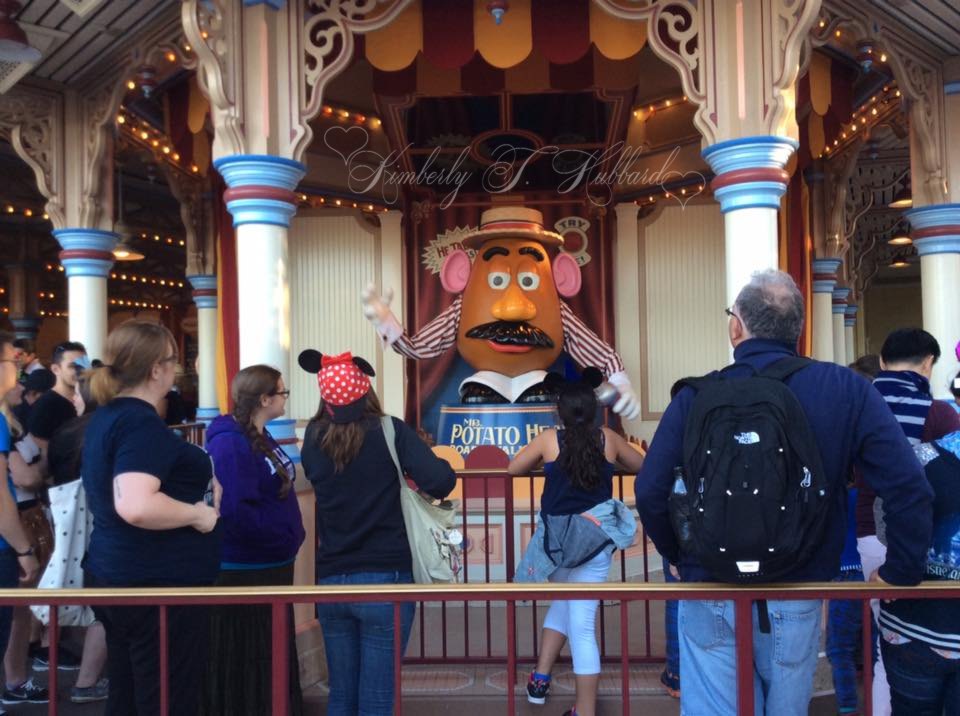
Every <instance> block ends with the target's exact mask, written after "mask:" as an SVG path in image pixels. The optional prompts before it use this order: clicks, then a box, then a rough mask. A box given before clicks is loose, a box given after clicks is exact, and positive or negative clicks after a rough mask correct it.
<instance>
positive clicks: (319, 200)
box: [299, 193, 390, 213]
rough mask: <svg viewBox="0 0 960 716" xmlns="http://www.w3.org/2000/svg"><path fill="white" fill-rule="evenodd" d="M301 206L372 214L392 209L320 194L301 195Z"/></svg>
mask: <svg viewBox="0 0 960 716" xmlns="http://www.w3.org/2000/svg"><path fill="white" fill-rule="evenodd" d="M299 199H300V205H301V206H304V207H306V208H309V209H322V208H331V209H350V208H353V209H360V210H361V211H367V212H372V213H377V212H385V211H389V210H390V207H387V206H382V205H377V204H371V203H370V202H367V201H354V200H353V199H344V198H342V197H337V196H322V195H320V194H305V193H301V194H300V195H299Z"/></svg>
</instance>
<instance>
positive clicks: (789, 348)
mask: <svg viewBox="0 0 960 716" xmlns="http://www.w3.org/2000/svg"><path fill="white" fill-rule="evenodd" d="M726 313H727V316H728V335H729V338H730V342H731V344H732V345H733V348H734V363H733V365H731V366H728V367H727V368H724V369H723V370H721V371H719V372H715V373H711V374H710V375H708V376H704V377H703V378H698V379H687V380H683V381H680V383H678V385H677V386H676V387H675V395H674V397H673V399H672V400H671V402H670V405H669V406H668V407H667V409H666V411H665V412H664V414H663V418H662V419H661V421H660V425H659V427H658V429H657V432H656V435H655V436H654V439H653V442H652V444H651V446H650V451H649V452H648V454H647V458H646V461H645V462H644V466H643V469H642V471H641V473H640V475H638V478H637V481H636V488H635V489H636V496H637V508H638V510H639V512H640V517H641V519H642V520H643V523H644V525H645V527H646V530H647V534H649V535H650V537H651V538H652V539H653V541H654V543H655V545H656V547H657V549H658V550H659V551H660V553H661V554H662V555H664V556H665V557H666V558H667V559H668V560H669V561H670V562H671V564H673V565H676V566H677V567H678V569H679V572H680V576H681V578H682V579H683V581H723V582H731V583H736V584H743V585H749V584H755V583H770V582H802V581H824V582H825V581H829V580H831V579H833V578H834V577H836V576H837V575H838V574H839V571H840V555H841V552H842V550H843V544H844V535H845V523H846V519H847V516H846V504H845V501H846V490H845V485H846V482H847V479H848V477H849V475H850V469H851V466H852V465H853V464H854V463H856V464H857V465H858V466H859V468H860V469H861V471H862V472H863V475H864V476H865V478H866V479H867V481H868V482H869V483H870V484H871V485H872V486H873V487H874V489H875V490H876V492H877V494H878V495H879V496H880V497H881V498H882V499H883V500H884V507H885V513H886V514H885V517H886V523H887V528H888V532H887V533H888V556H887V561H886V563H885V564H884V565H883V567H881V568H880V570H879V574H878V576H877V579H879V580H882V581H885V582H888V583H890V584H896V585H913V584H916V583H917V582H919V581H920V579H921V578H922V576H923V564H924V556H925V551H926V549H927V547H928V545H929V539H930V518H931V499H932V491H931V488H930V485H929V484H928V483H927V481H926V478H925V477H924V475H923V471H922V469H921V468H920V465H919V463H918V461H917V459H916V457H915V456H914V455H913V452H912V450H911V449H910V445H909V443H908V442H907V440H906V437H905V436H904V434H903V431H902V430H901V429H900V427H899V425H898V424H897V421H896V419H895V418H894V416H893V414H892V413H891V412H890V410H889V408H888V407H887V406H886V404H885V403H884V400H883V398H882V397H881V396H880V394H879V393H878V392H877V391H876V390H874V389H873V388H872V386H871V385H870V383H868V382H867V381H866V380H864V379H863V378H861V377H860V376H858V375H856V374H854V373H853V372H851V371H850V370H848V369H847V368H845V367H841V366H838V365H834V364H832V363H821V362H816V361H811V360H807V359H802V358H798V356H797V352H796V345H797V340H798V338H799V336H800V331H801V329H802V327H803V320H804V307H803V297H802V296H801V294H800V291H799V290H798V289H797V286H796V284H795V283H794V282H793V279H792V278H790V276H789V275H788V274H785V273H783V272H780V271H773V270H768V271H764V272H760V273H757V274H754V276H753V278H752V279H751V281H750V283H748V284H747V285H746V286H744V288H743V289H742V290H741V291H740V294H739V295H738V296H737V300H736V302H735V304H734V306H733V307H732V308H729V309H727V310H726ZM678 535H679V537H678ZM756 607H757V608H756V609H755V610H754V624H753V640H754V645H753V649H754V674H755V694H756V704H757V713H764V714H770V715H771V716H773V715H776V716H790V715H791V714H796V715H797V716H799V715H800V714H806V713H807V710H808V706H809V701H810V696H811V693H812V690H813V672H814V668H815V666H816V662H817V652H818V646H819V636H820V618H821V600H806V601H800V600H797V601H794V600H769V601H758V602H757V604H756ZM679 621H680V662H681V669H682V670H683V674H684V680H683V690H682V692H681V710H682V712H683V713H684V714H685V716H723V715H726V714H730V716H733V715H734V714H736V713H737V703H736V682H735V679H736V657H735V640H734V610H733V603H732V602H723V601H710V602H702V601H683V602H681V604H680V616H679Z"/></svg>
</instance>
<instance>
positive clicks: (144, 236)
mask: <svg viewBox="0 0 960 716" xmlns="http://www.w3.org/2000/svg"><path fill="white" fill-rule="evenodd" d="M140 238H141V239H150V238H151V235H150V234H148V233H147V232H146V231H141V232H140ZM152 238H153V240H154V241H155V242H157V243H159V242H161V241H162V242H165V243H166V244H167V245H168V246H174V245H177V246H186V245H187V242H186V241H184V240H183V239H175V238H174V237H172V236H165V237H161V236H160V234H153V236H152Z"/></svg>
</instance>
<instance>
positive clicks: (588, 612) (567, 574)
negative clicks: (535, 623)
mask: <svg viewBox="0 0 960 716" xmlns="http://www.w3.org/2000/svg"><path fill="white" fill-rule="evenodd" d="M611 561H612V552H610V551H609V550H604V551H603V552H601V553H600V554H598V555H597V556H596V557H594V558H593V559H591V560H590V561H588V562H584V563H583V564H581V565H580V566H579V567H574V568H573V569H568V568H565V567H560V568H559V569H557V570H556V571H555V572H554V573H553V574H551V575H550V581H551V582H576V583H596V582H606V581H607V576H608V575H609V573H610V562H611ZM599 605H600V602H599V601H598V600H596V599H573V600H568V601H560V600H555V601H554V602H553V603H551V604H550V609H549V610H548V611H547V616H546V617H545V618H544V620H543V627H544V629H553V630H554V631H557V632H560V633H561V634H563V635H564V636H566V637H567V641H568V642H569V643H570V655H571V656H572V657H573V673H574V674H577V675H578V676H589V675H592V674H599V673H600V647H599V646H597V630H596V623H597V607H598V606H599Z"/></svg>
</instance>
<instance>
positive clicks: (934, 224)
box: [905, 203, 960, 399]
mask: <svg viewBox="0 0 960 716" xmlns="http://www.w3.org/2000/svg"><path fill="white" fill-rule="evenodd" d="M905 216H906V218H907V220H908V221H909V222H910V227H911V234H910V235H911V237H912V238H913V245H914V246H915V247H916V248H917V253H918V254H920V285H921V291H922V294H923V327H924V329H925V330H927V331H929V332H930V333H931V334H933V336H934V338H936V339H937V341H938V342H939V343H940V349H941V352H942V353H941V356H940V360H938V361H937V363H936V364H935V365H934V366H933V377H932V379H931V380H930V388H931V390H932V391H933V395H934V397H935V398H946V399H949V398H950V397H951V396H950V392H949V388H950V385H951V382H952V380H953V378H954V376H955V375H956V374H957V360H956V357H955V356H954V351H953V348H954V346H956V345H957V341H958V340H960V301H958V300H957V286H960V203H957V204H934V205H931V206H924V207H920V208H917V209H911V210H909V211H907V212H905Z"/></svg>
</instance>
